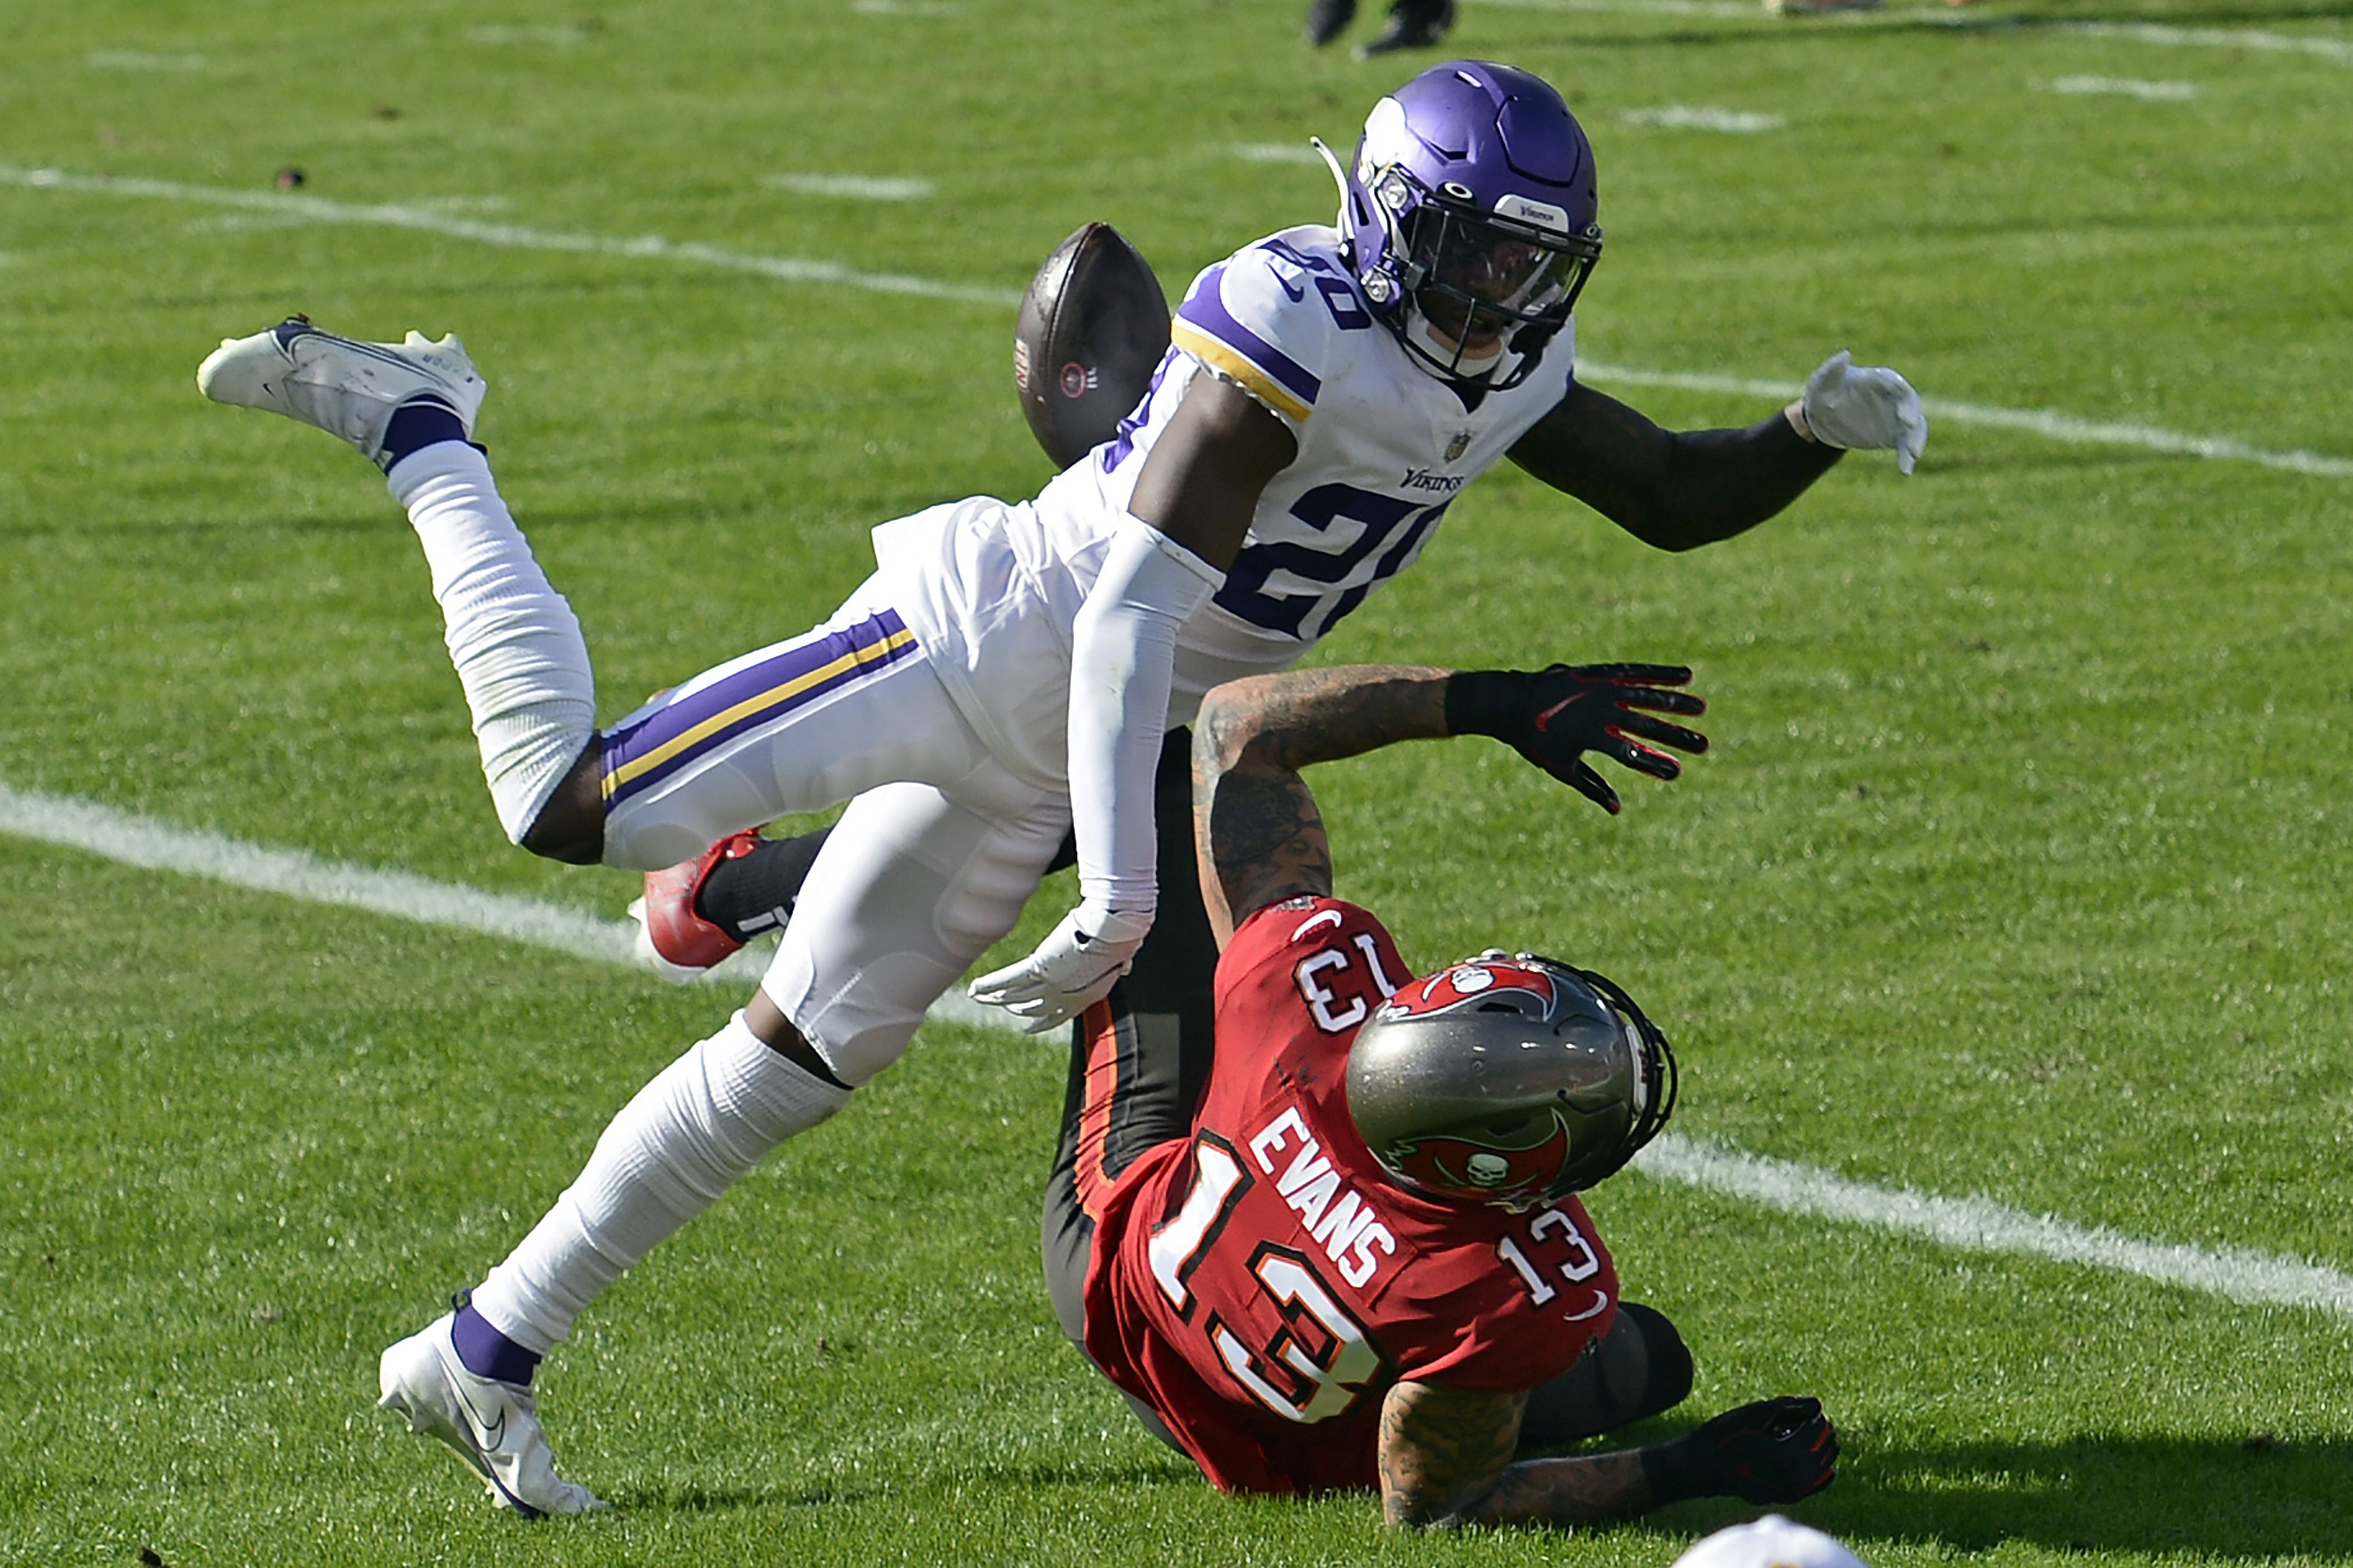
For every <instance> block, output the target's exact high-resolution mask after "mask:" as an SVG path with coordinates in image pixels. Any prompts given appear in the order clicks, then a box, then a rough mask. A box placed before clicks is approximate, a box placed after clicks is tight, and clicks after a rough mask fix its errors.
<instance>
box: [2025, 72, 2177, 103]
mask: <svg viewBox="0 0 2353 1568" xmlns="http://www.w3.org/2000/svg"><path fill="white" fill-rule="evenodd" d="M2051 90H2052V91H2053V92H2062V93H2069V94H2073V95H2075V96H2078V97H2081V96H2085V95H2094V96H2099V97H2105V98H2137V99H2139V100H2141V101H2142V102H2143V103H2188V102H2189V101H2190V100H2192V99H2194V98H2196V97H2197V96H2198V84H2197V83H2196V82H2194V81H2141V80H2139V79H2137V78H2133V77H2126V76H2063V77H2060V78H2058V79H2056V80H2054V81H2052V84H2051Z"/></svg>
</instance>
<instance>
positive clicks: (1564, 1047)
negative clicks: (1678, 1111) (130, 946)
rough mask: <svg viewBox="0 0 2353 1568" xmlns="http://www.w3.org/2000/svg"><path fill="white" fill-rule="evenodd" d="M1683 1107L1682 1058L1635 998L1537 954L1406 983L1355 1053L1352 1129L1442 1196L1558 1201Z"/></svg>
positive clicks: (1474, 963) (1388, 1161) (1409, 1181)
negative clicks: (1678, 1084)
mask: <svg viewBox="0 0 2353 1568" xmlns="http://www.w3.org/2000/svg"><path fill="white" fill-rule="evenodd" d="M1674 1103H1675V1058H1674V1052H1673V1051H1672V1049H1670V1048H1669V1047H1668V1045H1667V1039H1666V1037H1665V1036H1664V1035H1662V1034H1661V1033H1660V1032H1659V1028H1658V1026H1657V1025H1655V1024H1653V1023H1651V1020H1650V1019H1649V1018H1648V1017H1647V1016H1644V1014H1643V1012H1642V1010H1641V1008H1640V1007H1638V1006H1636V1005H1634V1000H1633V998H1632V997H1630V996H1629V995H1627V994H1626V993H1625V992H1623V991H1621V990H1620V989H1619V988H1618V986H1617V985H1615V984H1612V983H1611V982H1609V980H1607V979H1604V978H1603V977H1602V976H1600V975H1599V974H1595V973H1592V972H1591V971H1589V970H1583V969H1577V968H1574V967H1572V966H1571V965H1568V964H1566V963H1560V962H1559V961H1557V960H1556V959H1550V958H1539V957H1537V956H1535V954H1533V953H1525V952H1522V953H1505V952H1502V951H1500V950H1494V949H1491V950H1489V951H1488V952H1482V953H1481V954H1480V955H1479V956H1478V957H1476V958H1471V959H1465V960H1464V961H1463V962H1461V963H1458V964H1455V965H1454V966H1453V967H1451V968H1450V969H1444V970H1440V972H1439V973H1436V974H1432V975H1430V976H1428V977H1427V978H1424V979H1419V980H1413V981H1409V982H1408V983H1407V984H1405V985H1404V986H1403V987H1402V988H1401V989H1400V990H1398V993H1397V994H1396V995H1394V996H1391V997H1390V998H1389V999H1388V1002H1387V1003H1386V1004H1385V1005H1383V1006H1382V1007H1381V1008H1380V1010H1379V1011H1377V1012H1376V1013H1375V1014H1374V1015H1373V1016H1372V1017H1371V1018H1369V1019H1367V1020H1366V1024H1365V1026H1364V1027H1363V1028H1362V1029H1361V1030H1359V1031H1358V1032H1357V1035H1356V1042H1355V1044H1354V1045H1352V1046H1351V1047H1349V1051H1348V1110H1349V1114H1350V1115H1351V1116H1352V1117H1354V1118H1355V1120H1356V1131H1357V1132H1358V1133H1359V1134H1361V1135H1362V1136H1363V1138H1364V1140H1365V1144H1366V1147H1367V1148H1369V1149H1370V1150H1371V1151H1372V1152H1373V1157H1374V1158H1375V1159H1377V1160H1378V1161H1379V1162H1380V1163H1381V1167H1382V1168H1383V1169H1384V1170H1386V1171H1387V1172H1388V1173H1389V1174H1390V1175H1391V1176H1392V1177H1394V1178H1395V1179H1396V1180H1397V1181H1398V1182H1399V1183H1400V1184H1403V1185H1405V1186H1407V1187H1409V1188H1411V1189H1413V1190H1414V1191H1416V1192H1420V1193H1426V1194H1430V1195H1431V1196H1433V1197H1440V1198H1447V1199H1454V1200H1470V1201H1475V1202H1480V1203H1489V1204H1495V1205H1501V1206H1503V1207H1504V1208H1509V1209H1515V1210H1516V1209H1526V1208H1533V1207H1535V1206H1537V1205H1542V1204H1548V1203H1554V1202H1557V1201H1558V1200H1559V1199H1561V1198H1562V1197H1565V1196H1567V1194H1570V1193H1574V1192H1580V1191H1582V1190H1584V1189H1585V1188H1587V1187H1589V1186H1591V1185H1593V1184H1595V1183H1596V1182H1599V1181H1600V1180H1601V1179H1602V1178H1603V1177H1604V1176H1607V1175H1609V1173H1612V1172H1614V1171H1616V1170H1617V1169H1618V1168H1619V1167H1620V1166H1621V1165H1623V1164H1625V1163H1626V1162H1627V1161H1629V1160H1630V1159H1632V1158H1633V1157H1634V1153H1635V1152H1636V1151H1637V1150H1639V1149H1641V1147H1642V1145H1643V1144H1645V1143H1648V1142H1650V1141H1651V1139H1652V1138H1653V1137H1655V1136H1657V1135H1658V1131H1659V1129H1660V1128H1662V1127H1663V1126H1665V1125H1666V1121H1667V1117H1668V1115H1669V1114H1670V1113H1671V1112H1672V1110H1674Z"/></svg>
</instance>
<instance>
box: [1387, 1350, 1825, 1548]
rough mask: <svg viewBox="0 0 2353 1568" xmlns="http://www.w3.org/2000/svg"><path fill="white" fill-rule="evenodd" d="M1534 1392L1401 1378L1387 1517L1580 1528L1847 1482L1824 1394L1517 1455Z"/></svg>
mask: <svg viewBox="0 0 2353 1568" xmlns="http://www.w3.org/2000/svg"><path fill="white" fill-rule="evenodd" d="M1527 1398H1528V1396H1527V1395H1526V1394H1525V1393H1521V1394H1496V1393H1492V1392H1488V1391H1485V1390H1481V1389H1468V1388H1448V1387H1446V1386H1444V1385H1443V1384H1435V1383H1400V1384H1397V1385H1395V1386H1394V1387H1392V1388H1391V1389H1390V1390H1389V1391H1388V1395H1387V1396H1386V1397H1385V1398H1384V1400H1383V1401H1382V1404H1381V1436H1380V1450H1379V1454H1378V1463H1379V1466H1380V1477H1381V1513H1382V1516H1383V1518H1384V1519H1385V1520H1386V1521H1388V1523H1389V1524H1391V1525H1396V1526H1402V1527H1406V1528H1409V1529H1414V1530H1453V1529H1457V1528H1459V1527H1461V1526H1462V1525H1466V1524H1547V1525H1556V1526H1563V1527H1573V1526H1576V1525H1580V1524H1599V1523H1602V1522H1604V1521H1609V1520H1616V1519H1628V1518H1631V1517H1632V1516H1633V1515H1635V1514H1638V1513H1642V1512H1646V1511H1648V1510H1651V1509H1653V1508H1658V1507H1662V1506H1663V1505H1664V1504H1667V1503H1671V1502H1682V1501H1684V1500H1687V1499H1691V1498H1703V1497H1736V1498H1739V1499H1741V1500H1743V1501H1745V1502H1749V1503H1756V1504H1760V1505H1761V1504H1767V1503H1793V1502H1798V1501H1801V1500H1804V1499H1806V1498H1810V1497H1811V1496H1813V1495H1814V1494H1815V1493H1816V1492H1818V1491H1820V1490H1821V1489H1823V1488H1824V1487H1826V1486H1828V1485H1830V1484H1831V1481H1833V1480H1835V1479H1837V1478H1838V1458H1839V1442H1838V1429H1837V1428H1836V1427H1834V1426H1831V1420H1830V1417H1829V1416H1827V1415H1823V1414H1822V1407H1821V1403H1820V1401H1819V1400H1814V1399H1807V1398H1801V1397H1796V1396H1790V1395H1784V1396H1783V1397H1781V1398H1778V1399H1759V1400H1757V1401H1755V1402H1754V1403H1751V1404H1748V1405H1741V1406H1740V1407H1739V1408H1737V1409H1735V1410H1727V1411H1725V1413H1724V1414H1723V1415H1719V1416H1717V1417H1715V1419H1714V1420H1713V1421H1709V1422H1707V1423H1705V1424H1704V1425H1703V1426H1700V1428H1699V1429H1698V1430H1697V1431H1694V1432H1690V1433H1687V1434H1685V1435H1684V1436H1681V1437H1674V1438H1671V1439H1669V1440H1668V1441H1666V1442H1663V1443H1653V1444H1651V1446H1650V1447H1646V1448H1620V1449H1618V1450H1616V1451H1615V1452H1612V1453H1607V1454H1574V1455H1570V1456H1569V1457H1567V1458H1557V1459H1522V1460H1520V1461H1519V1462H1518V1463H1517V1464H1514V1463H1513V1462H1512V1450H1513V1447H1514V1445H1515V1444H1516V1443H1517V1442H1518V1440H1519V1436H1520V1412H1521V1410H1522V1409H1523V1408H1524V1407H1525V1405H1526V1404H1527Z"/></svg>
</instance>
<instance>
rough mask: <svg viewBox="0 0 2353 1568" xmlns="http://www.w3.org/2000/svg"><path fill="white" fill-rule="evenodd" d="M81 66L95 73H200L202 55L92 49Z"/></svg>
mask: <svg viewBox="0 0 2353 1568" xmlns="http://www.w3.org/2000/svg"><path fill="white" fill-rule="evenodd" d="M81 63H82V64H84V65H86V66H88V67H89V68H90V69H92V70H97V71H200V70H202V69H204V68H205V66H206V60H205V57H204V56H202V55H158V54H150V53H147V52H145V51H144V50H141V49H92V50H90V53H88V54H87V55H84V56H83V57H82V62H81Z"/></svg>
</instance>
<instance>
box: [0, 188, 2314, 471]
mask: <svg viewBox="0 0 2353 1568" xmlns="http://www.w3.org/2000/svg"><path fill="white" fill-rule="evenodd" d="M0 185H16V186H20V187H22V188H25V189H27V190H44V191H49V190H54V191H67V192H71V193H76V194H79V195H110V196H130V197H140V198H146V199H153V200H165V201H182V202H196V203H203V204H208V205H218V206H230V207H240V208H245V209H248V210H251V211H255V212H267V213H273V214H277V215H280V216H288V217H292V218H296V219H300V220H301V221H303V222H308V223H320V224H353V225H376V226H385V227H393V228H409V229H418V230H423V231H426V232H428V233H433V234H439V235H445V236H448V237H450V238H453V239H468V240H474V241H477V242H479V243H480V244H484V245H493V246H507V247H517V248H521V249H526V250H554V251H565V252H569V253H573V254H581V255H596V256H610V257H615V258H620V259H623V260H657V261H670V262H686V263H690V264H698V265H702V266H709V267H716V268H725V269H728V270H731V271H737V272H748V273H753V274H756V275H758V276H760V277H764V278H767V279H771V280H773V281H776V282H781V283H813V284H829V285H834V286H837V287H840V288H848V289H866V290H869V291H871V292H876V293H884V294H912V295H919V296H923V297H927V298H932V299H940V300H955V301H959V302H962V303H967V304H981V305H990V306H997V307H1003V308H1007V309H1011V308H1014V307H1018V305H1019V304H1020V302H1021V291H1020V290H1019V289H991V288H987V287H984V286H982V285H978V284H964V283H949V282H943V281H941V280H939V279H929V278H915V277H911V276H908V275H906V274H903V273H896V272H870V271H864V270H861V269H860V268H854V267H849V266H846V265H844V264H842V263H840V262H834V261H821V260H812V259H810V258H804V257H790V256H760V255H755V254H752V253H749V252H744V251H735V250H726V249H723V248H721V247H717V246H710V245H702V244H699V243H676V242H673V241H670V240H668V239H664V238H662V237H660V236H659V235H641V236H638V237H634V238H621V237H612V236H602V235H586V234H564V233H558V232H554V231H552V230H547V229H536V228H527V227H524V226H520V225H516V224H504V223H485V222H483V221H481V220H480V219H478V218H469V217H461V216H457V215H455V214H452V213H448V212H444V211H440V210H438V209H436V208H432V207H426V206H417V205H402V204H398V203H385V204H377V205H365V204H360V203H353V202H336V201H328V200H324V199H322V198H318V197H312V196H299V195H283V194H280V193H278V192H272V191H238V190H229V189H225V188H221V187H217V186H212V185H191V184H181V183H179V182H176V181H170V180H145V179H132V178H126V177H121V176H117V175H111V174H68V173H66V172H64V171H62V170H58V169H21V168H16V167H13V166H11V165H7V164H0ZM1577 373H1578V374H1580V375H1581V376H1583V377H1585V378H1586V379H1587V380H1588V381H1594V382H1599V383H1609V382H1616V383H1619V384H1624V385H1630V386H1665V387H1675V388H1679V389H1682V390H1684V391H1690V392H1706V393H1725V394H1728V395H1737V396H1741V397H1772V398H1784V399H1786V398H1789V397H1794V396H1796V395H1798V394H1799V392H1800V391H1801V390H1802V388H1801V387H1799V386H1798V385H1796V384H1792V383H1788V382H1779V381H1771V380H1758V379H1753V378H1749V377H1745V376H1732V375H1710V374H1690V373H1685V372H1681V371H1656V370H1641V369H1636V368H1633V367H1630V366H1626V365H1612V364H1603V363H1598V362H1595V361H1591V360H1579V361H1578V362H1577ZM1923 406H1924V407H1925V408H1926V410H1927V413H1928V416H1929V418H1930V419H1931V421H1936V420H1950V421H1952V422H1953V423H1955V424H1961V425H1984V426H1992V427H1995V428H1999V429H2007V430H2018V431H2022V432H2024V433H2027V434H2029V435H2035V436H2041V437H2044V438H2046V439H2049V440H2052V441H2063V442H2070V443H2081V444H2089V445H2094V446H2114V447H2140V448H2142V449H2144V450H2147V451H2152V452H2163V453H2167V454H2168V455H2171V456H2177V457H2189V458H2204V459H2206V460H2208V461H2210V462H2240V463H2253V464H2256V465H2258V466H2260V467H2263V468H2279V469H2284V470H2285V471H2287V472H2290V473H2299V474H2310V475H2314V476H2317V477H2320V478H2325V479H2348V478H2353V458H2337V457H2330V456H2327V455H2326V454H2324V453H2319V452H2308V451H2304V450H2301V449H2294V450H2288V451H2274V450H2270V449H2267V448H2264V447H2254V446H2251V445H2249V444H2248V443H2246V442H2244V441H2239V440H2234V439H2232V438H2230V437H2219V436H2202V435H2194V434H2189V433H2186V432H2182V431H2178V430H2166V429H2162V428H2159V427H2158V426H2152V425H2132V424H2126V423H2121V422H2117V421H2112V420H2094V419H2082V418H2078V417H2076V416H2073V415H2067V414H2056V413H2052V412H2049V411H2047V410H2042V409H2032V408H2002V407H1998V406H1995V405H1989V404H1981V403H1965V402H1956V401H1949V400H1947V399H1944V398H1928V399H1924V400H1923Z"/></svg>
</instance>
